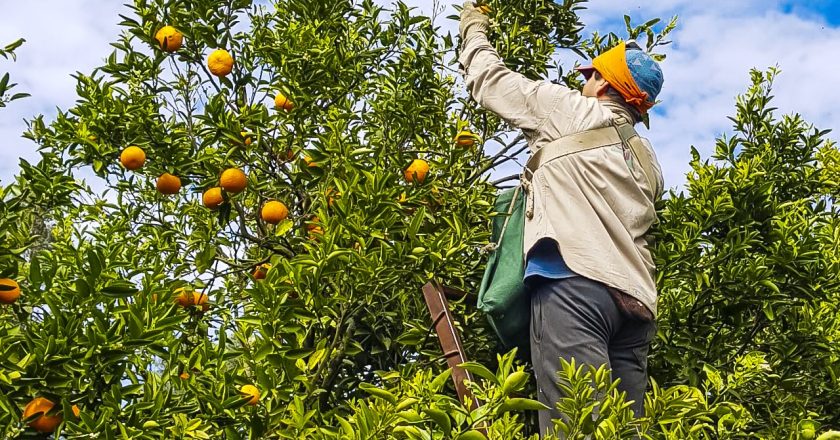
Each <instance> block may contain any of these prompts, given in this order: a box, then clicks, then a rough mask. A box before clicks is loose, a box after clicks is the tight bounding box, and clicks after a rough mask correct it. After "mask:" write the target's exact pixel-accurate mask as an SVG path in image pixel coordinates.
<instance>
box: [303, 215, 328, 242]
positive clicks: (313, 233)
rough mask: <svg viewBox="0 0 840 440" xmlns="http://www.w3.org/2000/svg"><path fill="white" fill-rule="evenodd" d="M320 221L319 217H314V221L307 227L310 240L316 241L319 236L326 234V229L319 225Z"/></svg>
mask: <svg viewBox="0 0 840 440" xmlns="http://www.w3.org/2000/svg"><path fill="white" fill-rule="evenodd" d="M319 222H320V220H319V219H318V217H312V220H310V222H309V223H308V224H307V225H306V230H307V231H309V238H310V239H314V238H317V236H318V234H323V233H324V228H322V227H321V226H320V225H318V223H319Z"/></svg>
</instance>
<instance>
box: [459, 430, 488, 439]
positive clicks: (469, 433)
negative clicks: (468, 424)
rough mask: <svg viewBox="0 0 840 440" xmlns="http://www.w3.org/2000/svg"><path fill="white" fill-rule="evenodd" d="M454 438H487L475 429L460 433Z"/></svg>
mask: <svg viewBox="0 0 840 440" xmlns="http://www.w3.org/2000/svg"><path fill="white" fill-rule="evenodd" d="M455 440H487V437H486V436H485V435H484V434H482V433H481V432H479V431H476V430H475V429H470V430H469V431H466V432H463V433H461V435H459V436H458V437H455Z"/></svg>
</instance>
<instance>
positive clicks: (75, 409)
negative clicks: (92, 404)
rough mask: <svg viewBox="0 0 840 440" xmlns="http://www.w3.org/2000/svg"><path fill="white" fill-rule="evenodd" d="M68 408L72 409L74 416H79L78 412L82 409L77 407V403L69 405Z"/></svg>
mask: <svg viewBox="0 0 840 440" xmlns="http://www.w3.org/2000/svg"><path fill="white" fill-rule="evenodd" d="M70 409H71V410H72V411H73V415H74V416H76V417H79V414H81V413H82V410H80V409H79V405H73V406H71V407H70Z"/></svg>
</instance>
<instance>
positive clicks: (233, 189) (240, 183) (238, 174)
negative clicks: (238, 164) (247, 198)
mask: <svg viewBox="0 0 840 440" xmlns="http://www.w3.org/2000/svg"><path fill="white" fill-rule="evenodd" d="M219 183H220V185H221V187H222V189H223V190H225V191H227V192H229V193H234V194H236V193H238V192H242V190H243V189H245V187H246V186H248V178H247V177H246V176H245V173H243V172H242V170H240V169H239V168H228V169H226V170H224V171H223V172H222V177H221V178H220V179H219Z"/></svg>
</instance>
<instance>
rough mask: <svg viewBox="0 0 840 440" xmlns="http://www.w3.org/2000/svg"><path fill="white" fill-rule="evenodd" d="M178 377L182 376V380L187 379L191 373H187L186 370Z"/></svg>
mask: <svg viewBox="0 0 840 440" xmlns="http://www.w3.org/2000/svg"><path fill="white" fill-rule="evenodd" d="M178 377H180V378H181V380H187V379H189V378H190V373H187V372H186V371H184V372H183V373H181V374H179V375H178Z"/></svg>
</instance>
